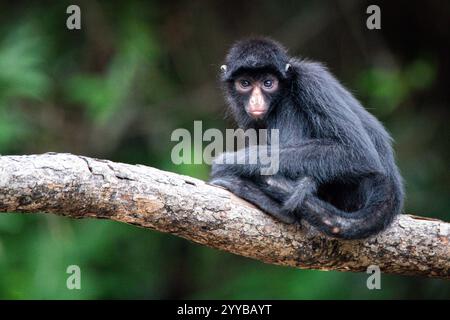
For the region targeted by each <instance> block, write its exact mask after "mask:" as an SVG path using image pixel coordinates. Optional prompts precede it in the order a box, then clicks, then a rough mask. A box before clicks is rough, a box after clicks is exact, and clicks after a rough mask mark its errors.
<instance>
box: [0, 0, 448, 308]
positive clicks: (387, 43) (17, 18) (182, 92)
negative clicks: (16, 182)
mask: <svg viewBox="0 0 450 320" xmlns="http://www.w3.org/2000/svg"><path fill="white" fill-rule="evenodd" d="M72 3H74V2H67V1H39V2H37V1H36V2H22V1H2V2H1V4H0V153H1V154H32V153H43V152H48V151H55V152H71V153H76V154H83V155H87V156H93V157H97V158H106V159H110V160H113V161H122V162H126V163H131V164H135V163H142V164H146V165H150V166H154V167H157V168H161V169H164V170H170V171H175V172H180V173H183V174H187V175H191V176H195V177H198V178H201V179H206V178H207V177H208V171H209V168H208V166H206V165H190V166H175V165H173V164H172V163H171V161H170V150H171V148H172V147H173V145H174V143H172V142H170V134H171V132H172V131H173V130H174V129H176V128H187V129H189V130H192V128H193V121H194V120H203V127H204V128H205V129H206V128H213V127H214V128H220V129H222V130H223V129H224V128H226V127H231V125H232V124H231V123H229V122H228V123H227V122H225V121H224V120H223V118H224V117H223V115H224V112H223V110H224V107H225V104H224V101H223V97H222V94H221V92H220V90H219V85H218V81H217V74H218V68H219V66H220V65H221V64H222V61H223V57H224V53H225V51H226V49H227V47H228V46H229V45H230V44H231V43H232V42H233V41H235V40H237V39H238V38H241V37H243V36H248V35H269V36H272V37H274V38H276V39H277V40H279V41H281V42H282V43H284V44H285V45H286V46H287V47H288V48H289V49H290V53H291V54H292V55H301V56H303V57H308V58H311V59H316V60H320V61H323V62H324V63H326V65H327V66H328V67H329V68H330V69H331V71H332V72H333V73H334V74H335V75H336V76H337V77H338V78H339V79H340V80H342V82H343V83H344V84H345V85H346V86H347V87H349V88H350V89H351V91H352V92H354V93H355V95H356V96H357V97H358V98H359V99H360V100H361V101H362V102H363V104H364V105H365V106H366V107H367V108H368V109H369V110H370V111H371V112H372V113H374V114H375V115H376V116H377V117H378V118H379V119H380V120H381V121H382V122H383V123H384V124H385V126H386V127H387V128H388V130H389V131H390V132H391V133H392V135H393V137H394V139H395V141H396V142H395V150H396V152H397V160H398V164H399V166H400V169H401V171H402V174H403V176H404V178H405V182H406V189H407V200H406V211H407V212H408V213H413V214H417V215H423V216H428V217H436V218H441V219H445V220H450V214H449V209H450V203H449V183H450V171H449V163H450V162H449V159H450V153H449V147H448V146H449V143H448V142H449V141H450V133H449V113H450V112H449V100H450V88H449V83H450V81H449V77H450V70H449V69H450V60H449V57H450V3H449V2H447V1H430V2H425V1H422V2H420V3H417V4H414V3H411V2H408V1H386V2H381V3H380V2H378V4H379V5H380V7H381V13H382V18H381V23H382V29H381V30H373V31H371V30H368V29H367V28H366V25H365V20H366V18H367V14H366V13H365V10H366V8H367V6H368V5H369V4H373V3H372V2H370V3H369V2H364V1H273V0H268V1H240V2H234V1H170V2H168V1H148V2H144V1H124V2H123V3H120V2H113V1H83V2H79V5H80V7H81V10H82V30H81V31H69V30H67V29H66V27H65V25H66V18H67V17H68V15H67V14H66V7H67V6H68V5H69V4H72ZM75 3H76V2H75ZM72 264H76V265H79V266H80V267H81V271H82V290H72V291H70V290H68V289H66V286H65V284H66V277H67V274H66V273H65V270H66V268H67V266H68V265H72ZM366 279H367V275H366V274H350V273H340V272H320V271H303V270H298V269H291V268H285V267H277V266H270V265H265V264H263V263H260V262H258V261H252V260H249V259H246V258H243V257H238V256H234V255H232V254H229V253H225V252H220V251H216V250H212V249H209V248H205V247H202V246H199V245H196V244H192V243H190V242H188V241H186V240H182V239H179V238H176V237H174V236H171V235H167V234H161V233H158V232H153V231H149V230H144V229H140V228H136V227H133V226H128V225H125V224H120V223H116V222H112V221H97V220H90V221H87V220H85V221H75V220H71V219H68V218H60V217H55V216H51V215H33V216H31V215H29V216H27V215H17V214H8V215H4V214H2V215H1V216H0V298H7V299H16V298H19V299H30V298H31V299H34V298H45V299H47V298H56V299H60V298H62V299H77V298H84V299H86V298H264V299H265V298H268V299H271V298H277V299H314V298H320V299H322V298H336V299H347V298H368V299H379V298H449V297H450V284H449V282H445V281H440V280H432V279H425V278H414V277H402V276H387V275H386V276H385V275H383V277H382V290H378V291H377V290H374V291H370V290H368V289H367V288H366Z"/></svg>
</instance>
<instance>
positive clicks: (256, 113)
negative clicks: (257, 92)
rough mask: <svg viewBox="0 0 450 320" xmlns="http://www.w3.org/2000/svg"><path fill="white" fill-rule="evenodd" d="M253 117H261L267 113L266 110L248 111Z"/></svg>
mask: <svg viewBox="0 0 450 320" xmlns="http://www.w3.org/2000/svg"><path fill="white" fill-rule="evenodd" d="M248 114H249V115H250V116H251V117H252V118H255V119H260V118H262V117H264V115H265V114H266V110H252V111H251V112H249V113H248Z"/></svg>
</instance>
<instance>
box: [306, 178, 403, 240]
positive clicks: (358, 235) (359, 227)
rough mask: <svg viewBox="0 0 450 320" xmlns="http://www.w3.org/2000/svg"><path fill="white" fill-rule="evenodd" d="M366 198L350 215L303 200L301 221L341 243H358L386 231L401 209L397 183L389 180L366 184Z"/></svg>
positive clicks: (313, 199)
mask: <svg viewBox="0 0 450 320" xmlns="http://www.w3.org/2000/svg"><path fill="white" fill-rule="evenodd" d="M368 189H369V190H371V192H370V194H369V195H368V196H367V199H366V202H365V204H364V206H363V207H362V208H361V209H359V210H357V211H354V212H345V211H342V210H339V209H338V208H336V207H335V206H333V205H331V204H330V203H328V202H326V201H323V200H321V199H320V198H318V197H317V196H315V195H314V196H313V195H309V196H306V198H305V200H304V202H303V205H302V207H301V209H300V211H299V213H300V214H301V217H302V218H303V219H305V220H306V221H308V222H309V223H310V224H311V225H312V226H314V227H316V228H317V229H319V230H320V231H322V232H324V233H325V234H327V235H329V236H332V237H335V238H341V239H362V238H366V237H369V236H371V235H374V234H376V233H378V232H380V231H382V230H383V229H384V228H386V227H387V226H388V225H389V224H390V223H391V222H392V220H393V218H394V216H395V215H396V214H397V213H399V212H400V210H401V207H402V201H403V200H402V198H403V196H402V194H403V191H402V189H401V186H400V183H399V182H397V181H395V178H393V177H385V176H384V177H383V176H377V177H374V178H373V179H370V180H369V188H368Z"/></svg>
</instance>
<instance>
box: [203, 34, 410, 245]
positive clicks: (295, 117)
mask: <svg viewBox="0 0 450 320" xmlns="http://www.w3.org/2000/svg"><path fill="white" fill-rule="evenodd" d="M286 64H290V68H288V69H287V70H286ZM226 65H227V70H226V71H225V72H223V73H222V82H223V84H224V90H225V93H226V96H227V99H228V103H229V105H230V109H231V111H232V114H233V116H234V118H235V120H236V122H237V124H238V126H239V127H240V128H243V129H249V128H256V129H259V128H267V129H273V128H274V129H279V133H280V164H279V167H280V170H279V172H278V174H276V175H274V176H270V177H266V176H261V175H260V167H259V165H257V164H246V165H242V164H232V165H229V164H220V161H215V163H214V164H213V167H212V173H211V176H212V180H211V183H213V184H217V185H221V186H224V187H225V188H227V189H229V190H230V191H232V192H233V193H235V194H236V195H238V196H240V197H242V198H244V199H246V200H248V201H250V202H252V203H254V204H256V205H258V206H259V207H260V208H261V209H263V210H265V211H266V212H268V213H270V214H272V215H274V216H275V217H277V218H278V219H280V220H282V221H285V222H288V223H290V222H293V221H294V220H296V219H299V218H304V219H305V220H307V221H308V222H309V223H311V224H312V225H313V226H315V227H316V228H318V229H319V230H321V231H322V232H324V233H326V234H328V235H330V236H333V237H337V238H344V239H356V238H364V237H368V236H370V235H373V234H376V233H378V232H379V231H381V230H383V229H384V228H385V227H386V226H387V225H388V224H389V223H390V222H391V221H392V218H393V217H394V216H395V215H396V214H398V213H399V212H400V211H401V209H402V205H403V197H404V194H403V186H402V179H401V176H400V174H399V171H398V169H397V166H396V164H395V161H394V155H393V151H392V147H391V138H390V136H389V134H388V133H387V132H386V130H385V129H384V128H383V126H382V125H381V123H380V122H379V121H378V120H377V119H376V118H375V117H374V116H372V115H371V114H370V113H368V112H367V111H366V110H365V109H364V108H363V107H362V105H361V104H360V103H359V102H358V101H357V100H356V99H355V98H354V97H353V96H352V95H351V94H350V93H349V92H348V91H347V90H346V89H345V88H344V87H343V86H342V85H341V84H340V83H339V82H338V81H337V80H336V79H335V78H334V77H333V76H332V75H331V74H330V72H328V71H327V69H326V68H325V67H324V66H323V65H321V64H320V63H316V62H309V61H306V60H298V59H295V58H291V57H289V56H288V55H287V52H286V50H285V49H284V48H283V47H282V46H281V45H280V44H278V43H277V42H275V41H273V40H270V39H265V38H264V39H251V40H244V41H240V42H238V43H236V44H235V45H234V46H233V47H232V48H231V50H230V52H229V54H228V55H227V58H226ZM248 72H253V73H258V72H272V73H274V74H275V75H277V76H278V78H279V81H280V91H279V92H278V93H277V96H276V97H273V99H272V100H271V102H270V104H271V106H270V109H269V112H268V113H267V114H266V116H265V117H264V118H263V119H262V120H253V119H252V118H250V117H249V116H248V115H247V114H246V113H245V111H244V105H243V103H244V101H242V98H240V96H239V94H238V93H237V92H236V90H235V89H234V86H233V80H234V78H235V77H236V76H237V75H239V74H242V73H248ZM237 152H238V153H241V154H248V153H249V152H254V151H252V148H245V149H242V150H238V151H237ZM229 156H234V155H233V154H230V153H226V154H224V155H222V158H223V157H229Z"/></svg>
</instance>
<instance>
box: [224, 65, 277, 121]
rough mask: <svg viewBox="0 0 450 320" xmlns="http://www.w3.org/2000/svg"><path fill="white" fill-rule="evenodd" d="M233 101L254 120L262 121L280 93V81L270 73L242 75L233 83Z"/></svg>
mask: <svg viewBox="0 0 450 320" xmlns="http://www.w3.org/2000/svg"><path fill="white" fill-rule="evenodd" d="M232 89H233V90H234V91H235V99H236V100H238V101H237V102H238V103H237V104H238V105H240V106H239V107H241V108H242V107H243V108H244V110H245V112H246V113H247V115H248V116H249V117H250V118H252V119H254V120H261V119H263V118H264V117H265V116H266V115H267V114H268V113H269V111H270V110H271V107H272V106H273V104H274V102H275V101H276V100H277V97H278V95H279V91H280V81H279V80H278V78H277V77H276V76H275V75H273V74H271V73H263V74H259V75H250V74H245V73H244V74H242V75H239V76H237V77H236V78H235V79H234V81H233V88H232Z"/></svg>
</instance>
